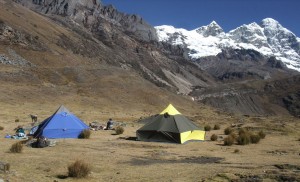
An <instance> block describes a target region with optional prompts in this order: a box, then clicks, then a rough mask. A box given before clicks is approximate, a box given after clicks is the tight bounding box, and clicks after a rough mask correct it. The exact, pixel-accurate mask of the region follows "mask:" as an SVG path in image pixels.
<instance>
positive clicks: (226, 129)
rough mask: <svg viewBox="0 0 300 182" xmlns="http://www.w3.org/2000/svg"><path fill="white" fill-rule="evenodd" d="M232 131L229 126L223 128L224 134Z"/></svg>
mask: <svg viewBox="0 0 300 182" xmlns="http://www.w3.org/2000/svg"><path fill="white" fill-rule="evenodd" d="M232 132H233V129H232V128H230V127H227V128H225V130H224V134H225V135H229V134H230V133H232Z"/></svg>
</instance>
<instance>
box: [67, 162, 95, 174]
mask: <svg viewBox="0 0 300 182" xmlns="http://www.w3.org/2000/svg"><path fill="white" fill-rule="evenodd" d="M90 172H91V166H90V165H89V164H87V163H85V162H84V161H82V160H76V161H75V162H74V163H73V164H71V165H69V166H68V176H69V177H74V178H84V177H87V176H88V175H89V173H90Z"/></svg>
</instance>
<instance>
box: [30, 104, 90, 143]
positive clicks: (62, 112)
mask: <svg viewBox="0 0 300 182" xmlns="http://www.w3.org/2000/svg"><path fill="white" fill-rule="evenodd" d="M85 129H89V127H88V126H87V125H86V124H85V123H84V122H82V121H81V120H80V119H79V118H77V117H76V116H75V115H74V114H72V113H71V112H70V111H69V110H68V109H67V108H65V107H64V106H60V107H59V108H58V110H57V111H56V112H55V113H54V114H53V115H52V116H50V117H49V118H47V119H45V120H44V121H43V122H42V123H41V124H40V125H39V127H38V129H37V131H36V132H35V133H34V137H40V136H44V137H46V138H78V136H79V134H80V133H81V132H82V131H83V130H85Z"/></svg>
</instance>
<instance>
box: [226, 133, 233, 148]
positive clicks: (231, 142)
mask: <svg viewBox="0 0 300 182" xmlns="http://www.w3.org/2000/svg"><path fill="white" fill-rule="evenodd" d="M233 143H234V138H232V136H230V135H229V136H228V137H226V138H224V145H227V146H231V145H233Z"/></svg>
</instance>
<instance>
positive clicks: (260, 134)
mask: <svg viewBox="0 0 300 182" xmlns="http://www.w3.org/2000/svg"><path fill="white" fill-rule="evenodd" d="M258 135H259V137H260V138H261V139H264V138H265V137H266V134H265V133H264V132H263V131H260V132H258Z"/></svg>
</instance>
